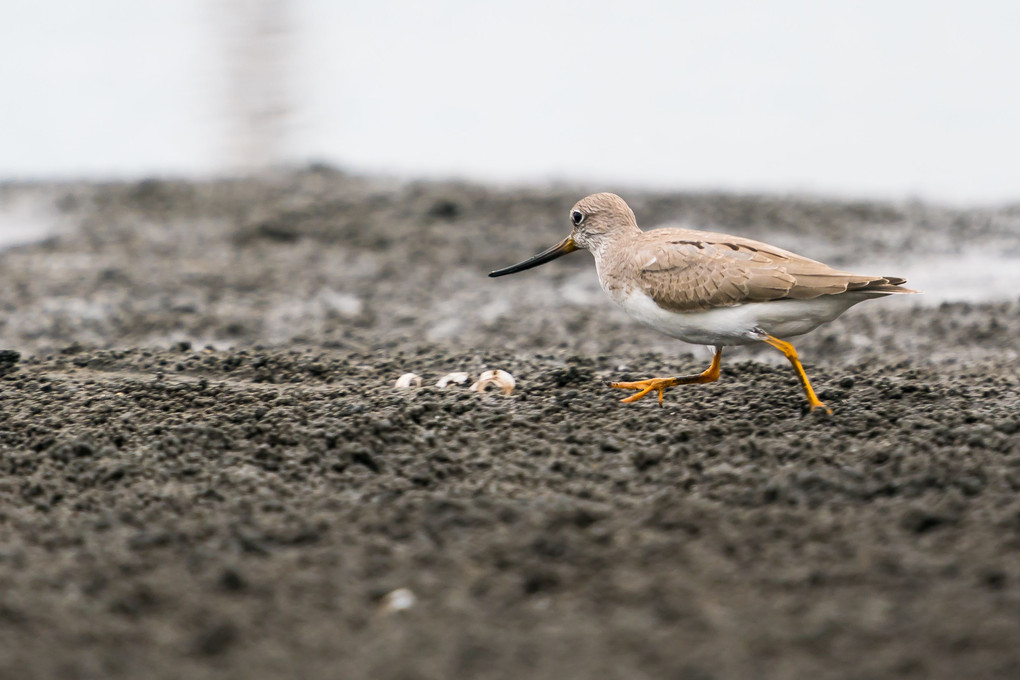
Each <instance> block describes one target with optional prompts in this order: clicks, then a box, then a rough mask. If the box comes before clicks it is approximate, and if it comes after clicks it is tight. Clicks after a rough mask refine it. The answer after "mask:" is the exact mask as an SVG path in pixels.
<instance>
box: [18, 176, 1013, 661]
mask: <svg viewBox="0 0 1020 680" xmlns="http://www.w3.org/2000/svg"><path fill="white" fill-rule="evenodd" d="M604 188H605V187H554V188H547V189H516V190H511V189H506V190H495V189H486V188H483V187H476V186H470V185H463V184H448V183H445V184H444V183H436V184H425V183H412V184H407V183H398V182H386V181H382V180H378V179H373V180H369V179H364V178H358V177H351V176H347V175H344V174H342V173H339V172H337V171H334V170H331V169H329V168H313V169H310V170H307V171H303V172H293V173H280V174H278V175H274V176H270V177H265V178H261V179H248V180H237V181H220V182H203V183H193V182H183V181H181V182H170V181H147V182H142V183H129V184H109V185H96V184H84V183H83V184H66V185H47V186H38V185H36V186H24V185H6V186H0V200H10V199H11V197H12V196H18V197H24V196H25V195H31V196H32V197H34V200H38V202H39V205H41V206H44V207H45V209H44V210H42V212H40V215H41V216H42V217H41V218H40V219H45V220H48V221H51V222H52V223H53V224H57V225H59V231H58V232H57V235H55V236H52V237H50V238H49V239H48V240H46V241H44V242H42V243H36V244H32V245H22V246H18V247H15V248H11V249H8V250H6V251H4V252H2V253H0V264H2V267H0V280H2V283H3V285H2V287H0V288H2V290H0V304H2V306H3V315H2V318H0V341H2V349H3V350H4V351H3V352H2V353H0V419H2V423H3V424H2V426H0V677H12V678H14V677H17V678H36V677H38V678H43V677H46V678H50V677H58V678H120V677H123V678H127V677H143V676H144V677H167V678H170V677H189V678H214V677H215V678H219V677H229V678H261V677H267V678H268V677H305V678H307V677H316V678H317V677H322V678H325V677H345V678H358V677H364V678H521V677H529V678H591V677H611V678H644V677H647V678H654V677H677V678H698V679H710V678H720V679H722V678H749V677H756V678H880V677H896V678H958V677H987V678H995V677H1001V678H1012V677H1017V676H1018V675H1020V646H1018V644H1017V640H1018V639H1020V497H1018V490H1020V358H1018V349H1017V347H1018V343H1017V338H1018V337H1020V302H1018V300H1017V298H1016V297H1014V298H1012V299H1009V298H1006V299H989V300H987V301H984V302H967V303H962V302H953V301H946V302H941V303H940V302H934V303H933V302H930V301H929V302H925V301H923V299H921V298H910V299H906V300H880V301H874V302H868V303H865V304H862V305H860V306H858V307H856V308H854V309H852V310H850V311H849V312H847V314H846V315H844V317H842V318H841V319H839V320H838V321H836V322H834V323H833V324H830V325H829V326H827V327H825V328H822V329H819V330H818V331H816V332H815V333H813V334H812V335H810V336H807V337H805V338H802V339H800V340H799V341H798V342H797V346H798V349H799V350H800V352H801V356H802V359H803V360H804V361H805V364H806V367H807V370H808V372H809V374H810V375H811V377H812V380H813V381H814V384H815V388H816V390H817V391H818V393H819V396H820V397H821V398H822V399H823V400H825V401H826V402H827V403H828V404H829V405H830V406H832V408H833V411H834V415H833V416H826V415H825V414H823V413H818V412H816V413H806V412H805V408H804V399H803V396H802V394H801V392H800V390H799V386H798V384H797V382H796V379H795V377H794V375H793V373H792V371H791V370H790V368H789V366H788V365H787V364H786V363H785V360H784V359H783V358H782V356H781V355H778V354H777V353H775V352H771V350H769V351H764V352H751V351H745V350H734V351H727V353H726V354H724V357H723V375H722V378H721V379H720V381H719V382H716V383H712V384H709V385H694V386H688V387H685V388H676V389H674V390H671V391H669V392H668V393H667V394H666V399H665V402H664V404H663V406H662V407H659V406H658V405H657V404H656V403H655V402H654V400H653V399H647V400H644V401H642V402H639V403H637V404H631V405H626V404H621V403H619V399H620V398H621V397H622V396H625V395H622V394H620V393H619V392H618V391H616V390H611V389H609V388H608V387H606V385H605V381H608V380H619V379H639V378H644V377H649V376H653V375H670V374H677V373H690V372H694V371H699V370H701V369H703V368H704V367H705V366H707V362H708V353H707V352H704V351H703V350H701V349H699V348H691V347H689V346H686V345H682V344H680V343H676V342H675V341H672V340H670V339H668V338H664V337H661V336H658V335H656V334H655V333H654V332H652V331H649V330H643V329H641V328H639V327H637V326H635V325H634V324H633V323H631V322H630V321H629V320H628V319H627V318H626V317H625V316H623V315H622V314H621V313H620V312H618V311H616V310H614V309H613V308H611V307H610V303H608V301H606V300H604V299H603V298H602V294H601V292H600V291H599V289H598V286H597V282H596V281H595V276H594V271H593V267H592V265H591V261H590V258H588V256H587V255H586V254H583V253H579V254H577V255H574V256H571V257H570V258H564V259H562V260H559V261H557V262H556V263H552V264H550V265H547V266H545V267H543V268H542V269H538V270H535V271H533V272H528V273H526V274H521V275H519V276H517V277H512V278H508V279H505V280H498V281H493V280H489V279H487V278H485V273H486V272H487V271H489V270H490V269H493V268H496V267H498V266H502V265H506V264H510V263H512V262H516V261H518V260H520V259H523V257H524V256H527V255H530V254H532V253H534V252H537V251H538V250H540V249H542V248H544V247H546V246H548V245H550V244H552V243H554V242H555V241H557V240H559V239H560V238H562V237H563V235H565V233H566V228H567V226H566V218H565V216H566V211H567V210H568V208H569V207H570V205H571V204H572V203H573V201H574V200H576V198H577V197H579V196H581V195H583V194H584V193H588V192H590V191H592V190H600V189H604ZM624 193H626V192H624ZM625 197H626V198H627V199H628V200H629V201H630V203H631V205H632V206H633V207H634V208H635V210H636V212H637V214H638V218H639V220H640V221H641V222H642V224H643V225H645V226H646V227H652V226H656V225H658V224H663V223H665V222H666V221H680V222H684V223H689V224H697V225H699V226H702V227H705V228H715V229H720V230H726V231H730V232H735V233H740V234H742V235H748V236H751V237H755V238H761V239H765V240H770V241H773V242H775V243H777V244H778V245H783V246H785V247H789V248H792V249H795V250H798V251H800V252H803V253H804V254H807V255H809V256H813V257H816V258H818V259H823V260H827V261H830V262H832V263H834V264H839V265H850V264H852V265H854V266H855V267H856V268H857V269H861V270H862V271H863V272H864V273H870V272H868V271H867V268H866V267H861V266H858V263H860V264H866V260H867V255H868V254H869V253H871V252H874V253H876V254H881V255H882V260H883V261H887V260H888V259H889V258H888V255H889V253H898V252H905V251H909V252H911V253H913V254H914V255H915V257H914V259H913V260H904V263H905V265H906V266H907V268H908V270H907V271H901V270H898V271H888V272H885V271H882V272H877V273H880V274H892V275H902V276H906V277H907V278H908V279H909V278H910V276H911V272H910V271H909V267H910V266H920V265H918V264H917V263H918V262H922V263H923V258H924V255H925V254H926V253H928V254H932V255H934V254H940V255H943V256H944V255H945V254H946V253H947V252H951V250H950V249H951V248H952V247H953V244H954V243H957V242H959V241H961V240H966V241H967V242H968V243H970V244H974V245H976V246H981V247H988V248H989V249H990V250H994V251H995V252H998V253H1010V252H1012V253H1020V228H1018V226H1020V211H1018V210H1016V209H1012V208H1009V207H1004V208H997V209H981V210H978V209H975V210H953V209H948V208H941V207H935V206H928V205H920V204H902V205H899V204H878V203H869V202H849V201H826V200H821V199H815V198H797V197H788V198H778V197H757V196H730V195H721V194H720V195H711V194H672V195H667V194H649V193H645V192H632V194H627V195H626V196H625ZM19 200H20V199H19ZM798 243H800V244H803V246H802V247H798ZM943 259H944V258H943ZM911 262H912V263H913V264H911ZM946 276H947V278H949V277H951V276H952V273H951V272H947V275H946ZM773 355H775V356H773ZM489 368H501V369H504V370H507V371H509V372H510V373H512V374H513V375H514V376H515V377H516V379H517V388H516V390H515V391H514V393H513V394H512V395H510V396H504V395H502V394H499V393H497V392H496V391H489V392H486V393H484V394H478V393H475V392H471V391H470V390H468V388H467V384H466V383H465V384H464V385H460V386H456V385H455V386H450V387H447V388H445V389H439V388H437V387H435V386H434V384H435V382H436V380H437V379H438V378H439V377H440V376H442V375H444V374H446V373H448V372H451V371H467V372H470V373H471V374H472V377H473V378H474V377H477V376H478V374H479V373H480V372H482V371H483V370H485V369H489ZM409 371H413V372H415V373H417V374H419V375H421V376H422V377H423V386H422V387H420V388H413V389H408V390H397V389H394V387H393V383H394V381H395V380H396V379H397V377H398V376H399V375H401V374H403V373H406V372H409Z"/></svg>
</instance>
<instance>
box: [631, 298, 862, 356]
mask: <svg viewBox="0 0 1020 680" xmlns="http://www.w3.org/2000/svg"><path fill="white" fill-rule="evenodd" d="M868 297H869V296H866V295H854V294H846V293H844V294H842V295H822V296H820V297H817V298H814V299H811V300H774V301H772V302H750V303H747V304H743V305H736V306H733V307H719V308H717V309H709V310H706V311H703V312H683V313H681V312H670V311H668V310H665V309H663V308H662V307H659V306H658V305H657V304H655V301H654V300H652V299H651V298H650V297H648V296H647V295H645V294H644V293H643V292H641V291H639V290H635V291H632V292H631V293H630V294H629V295H627V296H626V297H624V298H622V299H620V300H616V302H617V303H618V304H619V305H620V306H621V307H623V309H624V310H625V311H626V312H627V313H628V314H629V315H631V316H632V317H634V318H635V319H637V320H638V321H640V322H641V323H643V324H645V325H647V326H651V327H652V328H654V329H656V330H658V331H662V332H663V333H665V334H666V335H669V336H672V337H674V338H676V339H678V340H683V341H684V342H689V343H692V344H696V345H716V346H720V345H747V344H751V343H753V342H759V338H757V337H756V336H755V330H756V329H761V330H763V331H765V332H766V333H768V334H769V335H774V336H775V337H777V338H789V337H793V336H795V335H803V334H804V333H808V332H810V331H813V330H814V329H816V328H818V326H820V325H822V324H823V323H828V322H829V321H832V320H833V319H835V318H836V317H837V316H839V315H840V314H842V313H843V312H845V311H846V310H848V309H849V308H850V307H852V306H854V305H855V304H857V303H858V302H861V301H863V300H866V299H868Z"/></svg>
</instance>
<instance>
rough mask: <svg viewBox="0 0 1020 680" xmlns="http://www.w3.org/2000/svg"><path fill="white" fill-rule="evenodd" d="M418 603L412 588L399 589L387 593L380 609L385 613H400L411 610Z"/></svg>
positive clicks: (380, 604) (380, 603)
mask: <svg viewBox="0 0 1020 680" xmlns="http://www.w3.org/2000/svg"><path fill="white" fill-rule="evenodd" d="M417 601H418V598H417V596H415V594H414V593H413V592H412V591H411V589H410V588H397V589H396V590H394V591H391V592H389V593H386V595H384V596H383V598H382V599H381V600H380V601H379V609H381V610H382V611H384V612H400V611H404V610H405V609H410V608H411V607H413V606H414V604H415V603H416V602H417Z"/></svg>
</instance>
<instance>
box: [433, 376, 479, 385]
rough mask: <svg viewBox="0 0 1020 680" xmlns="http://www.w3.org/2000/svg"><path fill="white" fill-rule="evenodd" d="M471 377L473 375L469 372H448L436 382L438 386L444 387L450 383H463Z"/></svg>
mask: <svg viewBox="0 0 1020 680" xmlns="http://www.w3.org/2000/svg"><path fill="white" fill-rule="evenodd" d="M470 377H471V376H470V375H468V374H467V373H447V374H446V375H444V376H443V377H442V378H440V379H439V382H437V383H436V387H439V388H443V387H446V386H448V385H449V384H450V383H456V384H458V385H463V384H464V383H466V382H467V381H468V379H469V378H470Z"/></svg>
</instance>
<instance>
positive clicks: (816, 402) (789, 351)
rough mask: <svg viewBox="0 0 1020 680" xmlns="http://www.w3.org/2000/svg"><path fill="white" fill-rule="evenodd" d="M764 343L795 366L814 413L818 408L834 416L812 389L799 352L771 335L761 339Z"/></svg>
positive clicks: (794, 368)
mask: <svg viewBox="0 0 1020 680" xmlns="http://www.w3.org/2000/svg"><path fill="white" fill-rule="evenodd" d="M761 341H762V342H765V343H768V344H770V345H772V346H773V347H775V348H776V349H778V350H779V351H780V352H782V353H783V354H785V355H786V358H787V359H789V360H790V363H791V364H793V370H795V371H797V377H798V378H799V379H800V384H801V385H803V386H804V392H805V393H806V394H807V400H808V404H810V405H811V410H812V411H814V410H815V409H816V408H823V409H825V411H826V412H827V413H828V414H829V415H832V409H830V408H829V407H828V406H826V405H825V404H823V403H822V401H821V400H820V399H819V398H818V395H816V394H815V391H814V390H813V389H812V388H811V382H810V381H809V380H808V378H807V373H805V372H804V367H803V366H802V365H801V363H800V359H798V358H797V350H795V349H794V348H793V345H791V344H790V343H788V342H786V341H785V340H780V339H779V338H775V337H772V336H771V335H768V334H764V337H762V339H761Z"/></svg>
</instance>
